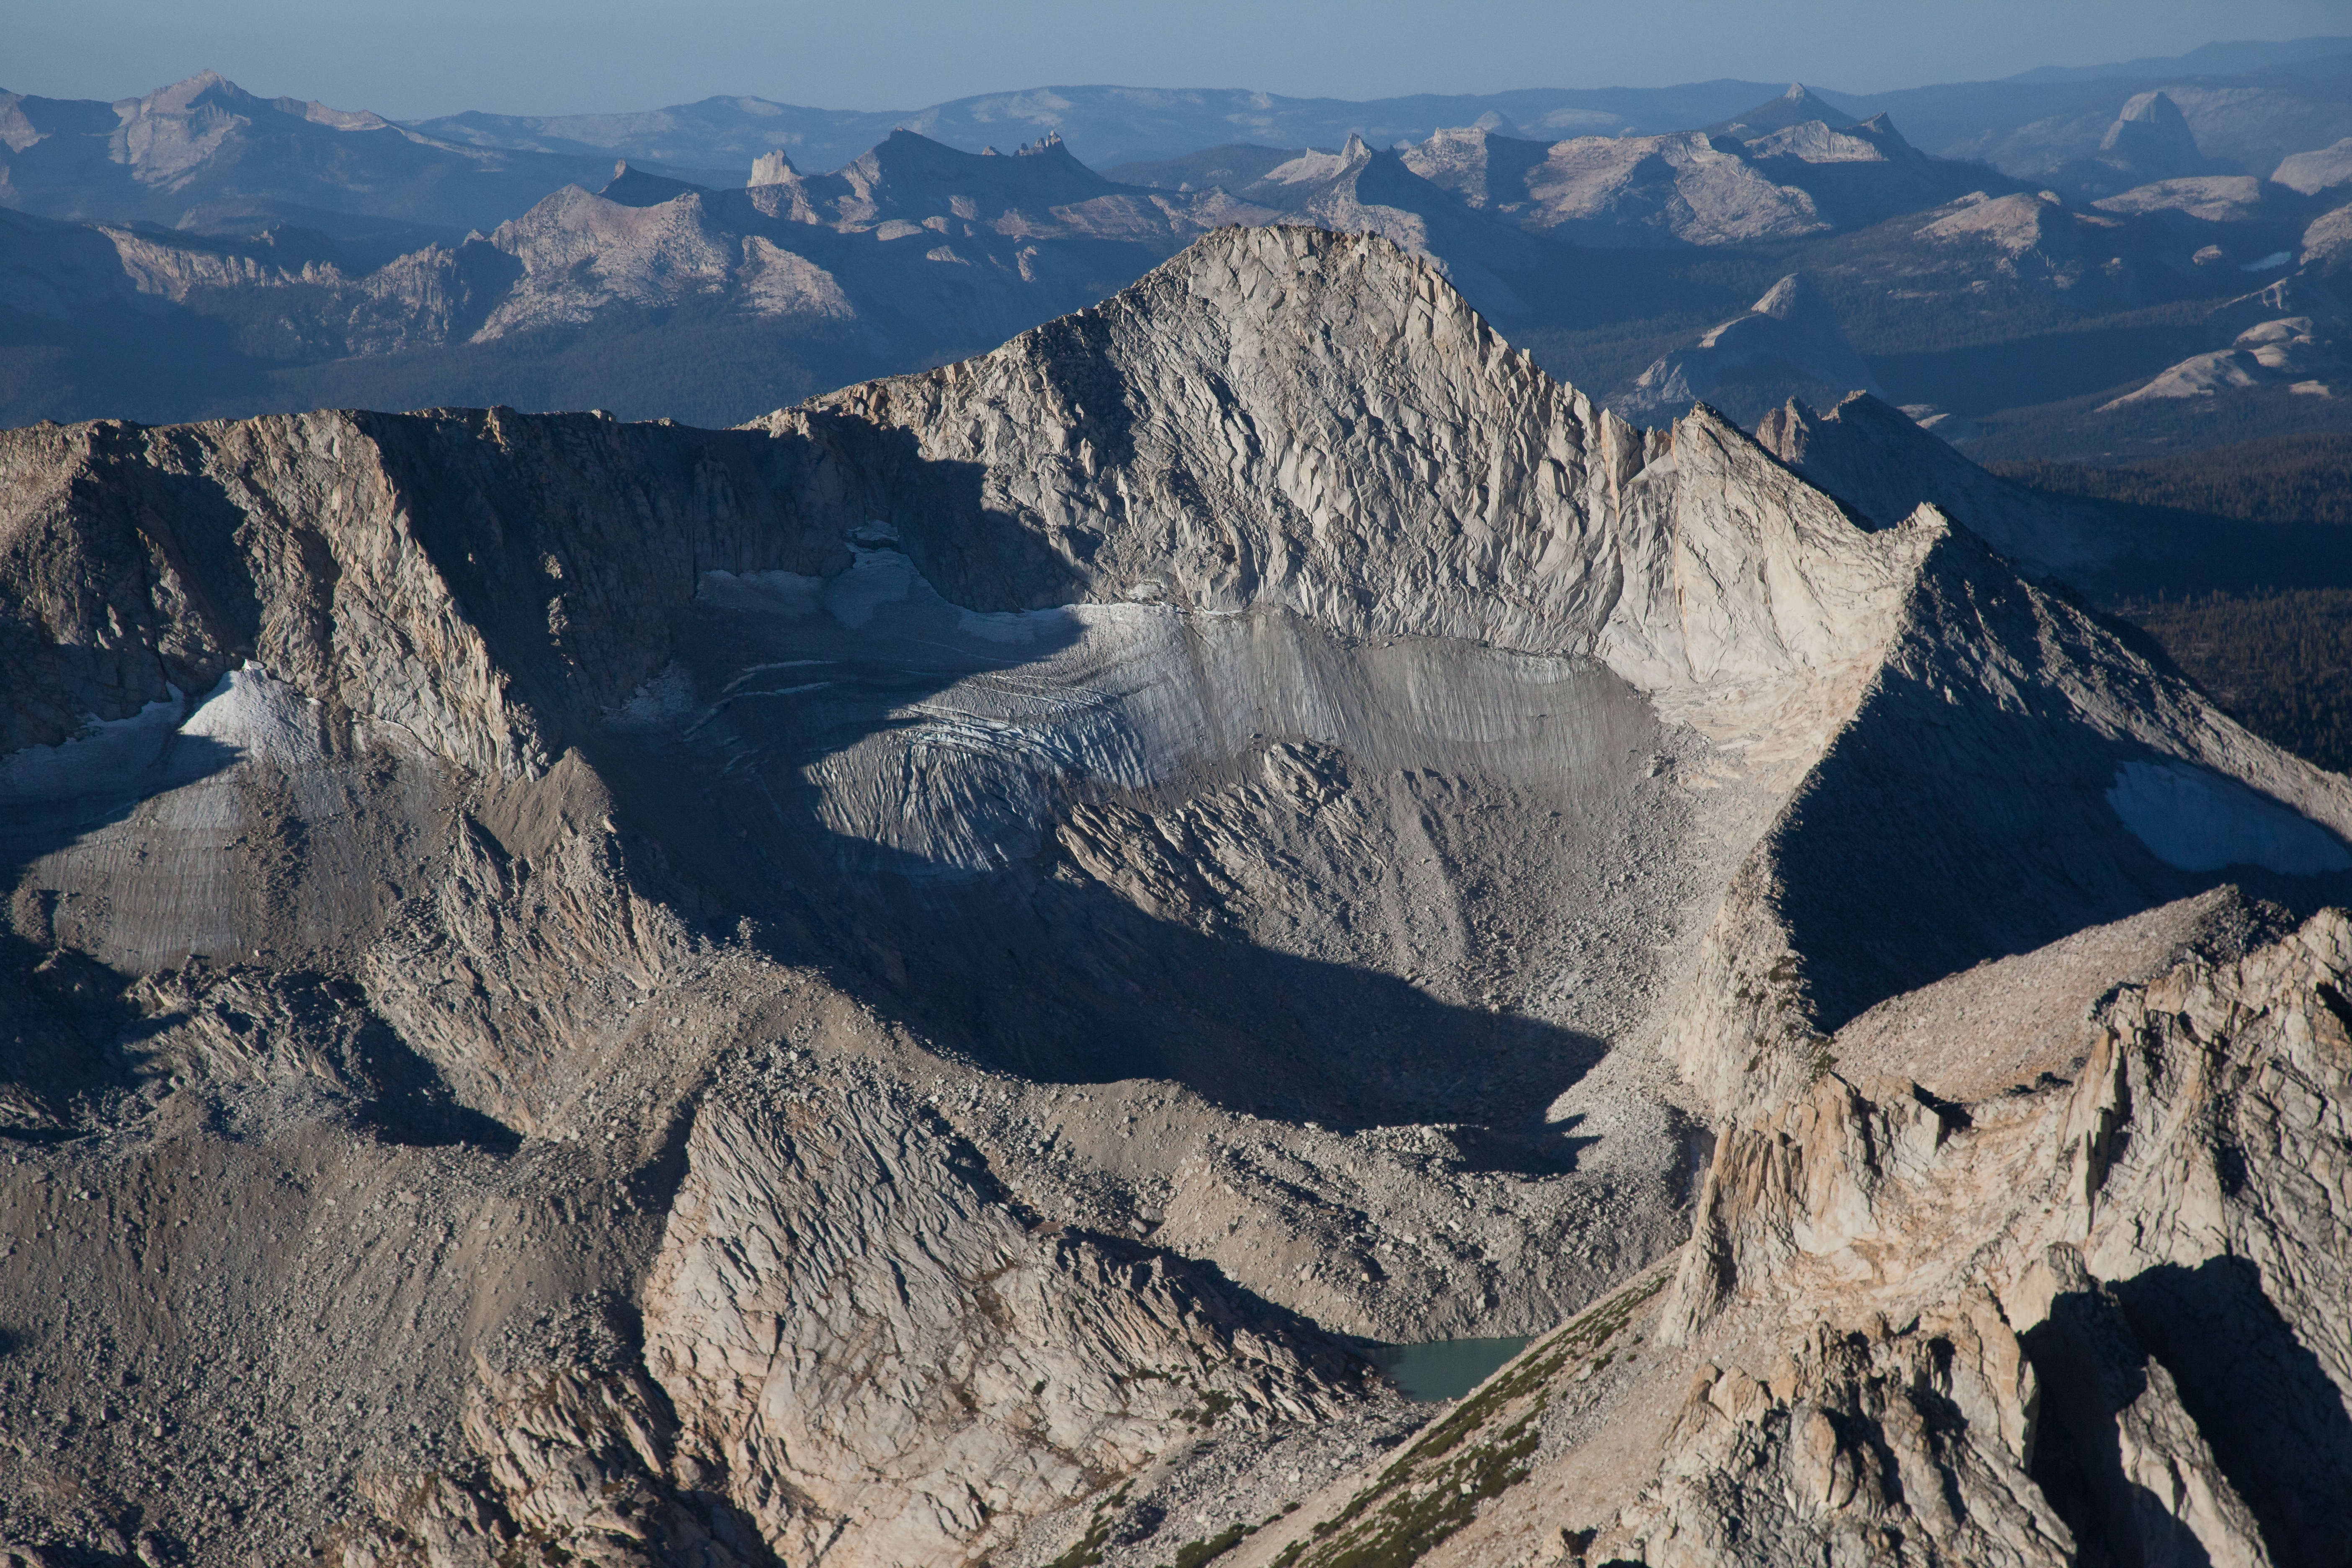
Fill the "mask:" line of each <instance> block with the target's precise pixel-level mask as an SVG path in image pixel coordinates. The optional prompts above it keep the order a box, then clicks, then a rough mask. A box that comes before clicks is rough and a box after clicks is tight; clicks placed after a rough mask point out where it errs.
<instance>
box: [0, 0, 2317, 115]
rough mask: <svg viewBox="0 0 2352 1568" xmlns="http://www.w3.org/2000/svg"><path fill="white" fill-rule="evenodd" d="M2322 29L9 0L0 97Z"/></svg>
mask: <svg viewBox="0 0 2352 1568" xmlns="http://www.w3.org/2000/svg"><path fill="white" fill-rule="evenodd" d="M2330 33H2352V0H2227V3H2215V0H1969V3H1965V4H1963V3H1958V0H1778V3H1775V0H1737V3H1729V0H1668V3H1663V4H1662V3H1658V0H1548V3H1547V0H1486V3H1480V0H1347V3H1339V0H1246V3H1244V0H1165V3H1162V4H1160V5H1130V4H1123V3H1107V0H1094V3H1090V4H1074V3H1070V0H828V3H826V4H821V5H818V4H803V3H802V0H669V3H667V4H663V5H646V4H622V3H620V0H367V3H364V4H362V3H354V0H0V88H5V89H12V90H15V91H17V92H33V93H39V94H43V95H45V96H49V97H58V98H103V99H112V98H120V97H124V96H127V95H130V94H133V93H141V92H145V91H148V90H150V89H153V88H156V87H160V86H162V85H163V84H164V83H166V82H170V81H175V80H177V79H180V78H182V77H185V76H189V75H192V74H194V72H196V71H198V70H203V69H205V68H212V69H215V70H218V71H221V72H223V73H224V74H226V75H227V76H228V77H230V78H232V79H235V80H236V81H237V82H238V83H239V84H241V85H242V86H244V87H246V88H247V89H251V90H253V91H255V92H259V93H264V94H268V95H273V96H274V95H278V94H291V95H294V96H296V97H300V98H315V99H319V100H323V101H325V102H327V103H331V104H333V105H335V106H337V107H339V108H345V109H373V110H376V111H378V112H379V113H383V114H388V115H393V116H395V117H397V118H401V119H414V118H420V117H424V116H427V115H435V114H446V113H450V112H453V111H455V110H461V109H488V110H501V111H504V112H508V113H525V114H554V113H573V112H581V111H586V110H627V109H650V108H654V107H656V106H659V105H662V104H666V103H677V102H681V101H686V100H693V99H698V98H707V97H709V96H711V95H713V94H718V93H754V94H757V95H759V96H760V97H762V98H772V99H778V100H783V101H786V102H792V103H807V104H816V105H820V106H824V107H827V108H843V109H914V108H919V107H921V106H923V105H925V104H929V103H934V102H937V101H939V100H943V99H949V98H958V97H962V96H964V95H966V94H970V93H977V92H988V91H994V90H999V89H1010V88H1019V87H1033V86H1039V85H1046V84H1071V83H1097V82H1118V83H1125V84H1130V85H1139V86H1155V87H1177V86H1218V87H1256V88H1262V89H1265V90H1267V91H1271V92H1280V93H1292V94H1299V95H1309V96H1327V97H1334V98H1375V97H1382V96H1387V95H1390V94H1395V93H1405V92H1486V91H1495V90H1499V89H1505V88H1516V87H1602V86H1611V85H1625V86H1656V85H1662V84H1664V83H1668V82H1677V81H1695V80H1703V79H1707V78H1711V77H1746V78H1750V79H1758V80H1766V81H1780V80H1789V79H1798V78H1801V79H1804V80H1806V81H1809V82H1812V83H1816V84H1818V85H1822V86H1825V87H1830V88H1844V89H1849V90H1853V91H1871V90H1877V89H1887V88H1895V87H1908V86H1916V85H1917V84H1920V83H1923V82H1932V81H1956V80H1967V79H1983V78H1988V77H1998V76H2006V75H2008V74H2010V73H2011V72H2013V71H2017V70H2022V69H2024V68H2028V67H2031V66H2037V65H2077V64H2093V63H2096V62H2100V61H2105V60H2114V59H2128V58H2137V57H2140V56H2145V55H2167V54H2179V53H2181V52H2183V51H2185V50H2187V49H2189V48H2192V47H2195V46H2197V45H2199V44H2201V43H2207V42H2210V41H2212V40H2215V39H2224V38H2289V37H2305V36H2307V35H2314V34H2330Z"/></svg>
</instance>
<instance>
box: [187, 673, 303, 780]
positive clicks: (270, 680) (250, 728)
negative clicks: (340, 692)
mask: <svg viewBox="0 0 2352 1568" xmlns="http://www.w3.org/2000/svg"><path fill="white" fill-rule="evenodd" d="M318 709H319V705H318V703H317V702H315V701H313V700H311V699H310V698H308V697H305V696H303V695H302V694H301V693H300V692H299V691H297V690H296V689H294V688H292V687H291V686H289V685H287V684H286V683H285V682H284V681H282V680H279V679H276V678H274V677H273V676H271V675H270V673H269V672H268V670H266V669H264V668H261V667H260V666H259V665H256V664H248V665H247V666H246V667H245V668H243V669H232V670H230V671H229V672H228V673H227V674H226V675H224V676H222V677H221V678H220V684H219V685H218V686H215V687H214V688H213V689H211V690H210V691H207V692H206V693H205V700H203V701H202V702H200V703H198V704H197V705H196V710H195V711H194V712H193V713H191V714H189V715H188V721H187V722H186V723H184V724H183V725H181V726H180V733H182V734H183V735H196V736H201V737H202V738H204V739H205V740H208V741H213V742H218V743H219V744H221V745H223V746H226V747H228V748H229V749H230V750H232V751H235V752H237V753H239V755H240V756H241V757H242V758H243V760H245V761H247V762H255V761H259V760H261V759H264V758H266V759H268V761H270V762H273V763H277V764H278V766H279V767H281V768H284V769H286V770H287V771H288V772H289V773H292V772H294V771H296V770H298V769H303V768H311V767H316V766H318V765H319V764H320V763H322V762H324V761H325V760H326V752H325V751H324V749H323V748H322V747H321V746H320V743H319V713H318Z"/></svg>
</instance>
